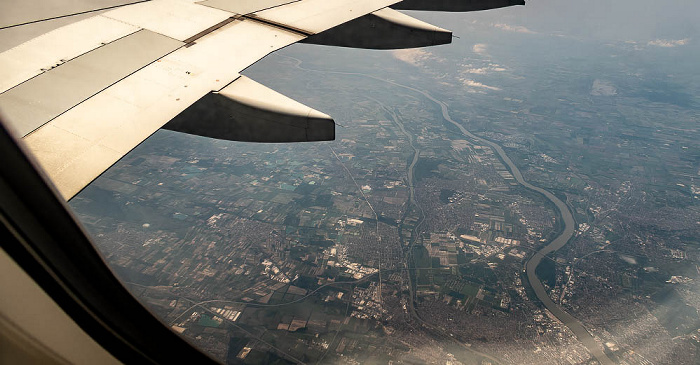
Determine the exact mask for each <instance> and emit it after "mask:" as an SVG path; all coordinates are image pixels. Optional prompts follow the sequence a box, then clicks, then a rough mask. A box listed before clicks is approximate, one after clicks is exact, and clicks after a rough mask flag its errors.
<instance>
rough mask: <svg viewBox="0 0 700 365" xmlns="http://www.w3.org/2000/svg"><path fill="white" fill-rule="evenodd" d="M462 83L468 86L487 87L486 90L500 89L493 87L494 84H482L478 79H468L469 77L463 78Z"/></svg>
mask: <svg viewBox="0 0 700 365" xmlns="http://www.w3.org/2000/svg"><path fill="white" fill-rule="evenodd" d="M462 83H463V84H464V86H469V87H476V88H482V89H487V90H493V91H498V90H501V88H498V87H495V86H489V85H485V84H482V83H480V82H478V81H474V80H470V79H464V80H462Z"/></svg>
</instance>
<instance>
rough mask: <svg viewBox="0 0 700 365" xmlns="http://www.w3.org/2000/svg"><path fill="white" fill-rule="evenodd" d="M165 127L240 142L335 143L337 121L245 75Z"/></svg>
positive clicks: (198, 102)
mask: <svg viewBox="0 0 700 365" xmlns="http://www.w3.org/2000/svg"><path fill="white" fill-rule="evenodd" d="M163 128H164V129H169V130H173V131H177V132H183V133H188V134H194V135H198V136H203V137H210V138H217V139H225V140H230V141H240V142H272V143H279V142H314V141H331V140H334V139H335V122H334V121H333V119H332V118H331V117H330V116H328V115H326V114H324V113H321V112H319V111H317V110H315V109H312V108H310V107H308V106H306V105H304V104H301V103H299V102H297V101H295V100H292V99H290V98H288V97H286V96H284V95H282V94H280V93H278V92H276V91H274V90H272V89H269V88H267V87H265V86H263V85H261V84H259V83H257V82H255V81H253V80H251V79H249V78H247V77H245V76H241V77H239V78H238V79H236V80H235V81H234V82H232V83H231V84H229V85H228V86H226V87H224V88H223V89H221V90H219V91H217V92H211V93H208V94H206V95H205V96H204V97H202V98H201V99H199V100H198V101H197V102H195V103H194V104H192V105H191V106H189V107H188V108H187V109H185V110H184V111H183V112H182V113H180V114H179V115H178V116H177V117H175V118H173V119H172V120H171V121H170V122H168V123H167V124H166V125H165V126H163Z"/></svg>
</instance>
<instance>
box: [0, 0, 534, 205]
mask: <svg viewBox="0 0 700 365" xmlns="http://www.w3.org/2000/svg"><path fill="white" fill-rule="evenodd" d="M520 3H521V1H520V2H519V1H517V0H441V1H431V0H410V2H407V3H406V4H405V7H404V8H406V9H430V10H447V11H450V10H454V11H465V10H466V11H469V10H482V9H486V8H496V7H502V6H509V5H516V4H520ZM392 6H394V7H396V8H402V6H401V3H400V0H204V1H191V0H152V1H141V2H137V3H134V4H131V5H124V6H118V7H114V8H113V9H111V10H108V11H104V12H100V13H99V14H97V15H93V16H91V17H88V18H87V19H84V20H80V21H77V22H73V23H71V24H69V25H66V26H63V27H61V28H58V29H55V30H52V31H50V32H48V33H45V34H42V35H40V36H39V37H37V38H34V39H31V40H29V41H26V42H24V43H22V44H20V45H18V46H16V47H14V48H12V49H9V50H7V51H5V52H3V53H0V112H1V113H2V114H3V116H4V119H5V120H7V121H9V124H10V125H9V128H10V129H11V130H13V131H14V133H15V135H16V136H17V137H18V138H21V139H22V140H23V142H24V145H25V146H26V147H27V148H28V150H29V151H31V153H32V155H33V156H34V158H35V159H36V161H37V162H38V164H39V165H40V166H41V167H42V168H43V170H44V172H45V173H46V174H47V175H48V177H49V178H50V179H51V181H52V182H53V184H54V185H55V186H56V188H57V190H58V191H59V192H60V194H61V195H62V197H63V198H64V199H66V200H68V199H70V198H71V197H73V196H74V195H75V194H77V193H78V192H79V191H80V190H82V189H83V188H84V187H85V186H87V185H88V184H89V183H90V182H91V181H92V180H94V179H95V178H96V177H97V176H99V175H100V174H101V173H102V172H104V171H105V170H106V169H108V168H109V167H110V166H112V165H113V164H114V163H115V162H117V161H118V160H119V159H120V158H122V157H123V156H124V155H125V154H127V153H128V152H129V151H130V150H132V149H133V148H134V147H136V146H137V145H138V144H139V143H141V142H142V141H143V140H145V139H146V138H148V137H149V136H150V135H151V134H153V133H154V132H156V131H157V130H158V129H160V128H163V127H165V128H167V129H171V130H175V131H180V132H185V133H191V134H196V135H202V136H207V137H213V138H220V139H228V140H237V141H251V142H302V141H322V140H332V139H334V137H335V129H334V127H335V124H334V122H333V119H332V118H331V117H330V116H328V115H326V114H324V113H322V112H319V111H317V110H314V109H312V108H309V107H307V106H305V105H303V104H301V103H298V102H296V101H294V100H292V99H289V98H287V97H285V96H284V95H281V94H279V93H277V92H275V91H273V90H270V89H268V88H266V87H265V86H263V85H260V84H258V83H256V82H255V81H253V80H251V79H249V78H246V77H245V76H241V74H240V73H241V71H243V70H244V69H245V68H247V67H248V66H250V65H251V64H253V63H255V62H256V61H258V60H260V59H261V58H263V57H265V56H266V55H267V54H269V53H271V52H274V51H276V50H278V49H280V48H283V47H286V46H288V45H290V44H293V43H295V42H300V41H303V42H307V43H316V44H325V45H337V46H344V47H358V48H375V49H395V48H413V47H422V46H430V45H437V44H445V43H449V42H450V41H451V38H452V33H451V32H450V31H447V30H445V29H442V28H439V27H436V26H433V25H430V24H427V23H425V22H422V21H420V20H417V19H414V18H411V17H409V16H407V15H405V14H403V13H400V12H398V11H396V10H394V9H392V8H391V7H392ZM13 26H14V25H13ZM18 26H21V24H18Z"/></svg>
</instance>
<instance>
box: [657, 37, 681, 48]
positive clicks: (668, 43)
mask: <svg viewBox="0 0 700 365" xmlns="http://www.w3.org/2000/svg"><path fill="white" fill-rule="evenodd" d="M689 41H690V38H685V39H678V40H673V39H654V40H653V41H649V43H647V45H648V46H656V47H665V48H670V47H678V46H685V45H686V44H688V42H689Z"/></svg>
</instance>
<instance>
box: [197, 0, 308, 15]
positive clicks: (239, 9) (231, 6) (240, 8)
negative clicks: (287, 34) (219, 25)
mask: <svg viewBox="0 0 700 365" xmlns="http://www.w3.org/2000/svg"><path fill="white" fill-rule="evenodd" d="M295 1H299V0H205V1H200V2H198V3H197V4H200V5H204V6H210V7H212V8H217V9H221V10H225V11H229V12H231V13H235V14H241V15H245V14H250V13H253V12H256V11H260V10H265V9H270V8H274V7H277V6H281V5H284V4H289V3H293V2H295Z"/></svg>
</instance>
